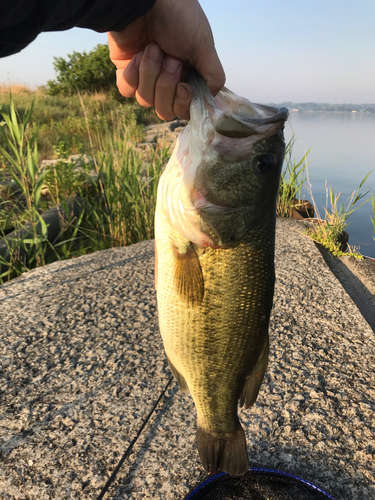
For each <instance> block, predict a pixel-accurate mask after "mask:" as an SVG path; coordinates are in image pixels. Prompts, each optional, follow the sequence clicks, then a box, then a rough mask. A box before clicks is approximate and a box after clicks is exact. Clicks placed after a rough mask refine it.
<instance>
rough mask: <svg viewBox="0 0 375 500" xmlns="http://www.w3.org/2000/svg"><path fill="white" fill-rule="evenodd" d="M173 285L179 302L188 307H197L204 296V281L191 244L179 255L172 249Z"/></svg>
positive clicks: (175, 249)
mask: <svg viewBox="0 0 375 500" xmlns="http://www.w3.org/2000/svg"><path fill="white" fill-rule="evenodd" d="M173 276H174V278H173V283H174V286H175V289H176V290H177V292H178V294H179V296H180V298H181V300H183V301H184V302H185V303H186V304H187V305H188V306H190V307H196V306H199V305H200V304H201V302H202V300H203V295H204V280H203V273H202V268H201V265H200V262H199V259H198V255H197V253H196V251H195V249H194V246H193V244H192V243H189V244H188V245H187V247H186V252H185V253H181V252H179V250H178V249H177V248H174V274H173Z"/></svg>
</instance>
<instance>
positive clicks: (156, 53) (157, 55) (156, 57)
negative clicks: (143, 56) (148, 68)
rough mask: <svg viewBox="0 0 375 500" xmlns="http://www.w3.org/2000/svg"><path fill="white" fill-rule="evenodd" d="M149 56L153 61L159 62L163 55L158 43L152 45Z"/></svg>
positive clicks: (149, 47)
mask: <svg viewBox="0 0 375 500" xmlns="http://www.w3.org/2000/svg"><path fill="white" fill-rule="evenodd" d="M148 55H149V56H150V58H151V59H152V60H153V61H155V62H159V61H160V59H161V55H162V54H161V49H160V47H159V45H157V44H156V43H150V45H149V46H148Z"/></svg>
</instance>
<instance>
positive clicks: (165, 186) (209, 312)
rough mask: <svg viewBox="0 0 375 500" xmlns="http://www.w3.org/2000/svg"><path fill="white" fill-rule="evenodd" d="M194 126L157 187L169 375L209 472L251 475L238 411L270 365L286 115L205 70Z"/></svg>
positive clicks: (158, 282) (158, 265)
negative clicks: (184, 398) (191, 414)
mask: <svg viewBox="0 0 375 500" xmlns="http://www.w3.org/2000/svg"><path fill="white" fill-rule="evenodd" d="M189 83H190V85H191V86H192V89H193V97H192V102H191V106H190V122H189V124H188V125H187V126H186V127H185V129H184V130H183V131H182V132H181V134H180V135H179V137H178V139H177V143H176V146H175V149H174V151H173V153H172V156H171V158H170V160H169V163H168V164H167V166H166V168H165V170H164V172H163V174H162V176H161V178H160V181H159V184H158V192H157V202H156V209H155V287H156V290H157V303H158V317H159V328H160V333H161V336H162V340H163V344H164V350H165V353H166V356H167V358H168V362H169V366H170V369H171V371H172V373H173V375H174V377H175V379H176V380H177V382H178V384H179V386H180V388H181V389H182V391H184V392H186V393H190V395H191V397H192V399H193V401H194V405H195V408H196V412H197V433H196V440H197V448H198V452H199V456H200V459H201V463H202V465H203V467H204V468H205V470H206V471H207V472H210V473H216V472H218V471H224V472H227V473H229V474H233V475H243V474H245V473H246V472H247V470H248V468H249V461H248V452H247V444H246V437H245V433H244V430H243V428H242V426H241V423H240V420H239V417H238V406H239V405H240V406H245V407H246V408H249V407H250V406H251V405H252V404H254V402H255V400H256V399H257V396H258V393H259V390H260V386H261V383H262V380H263V377H264V375H265V372H266V369H267V364H268V352H269V338H268V328H269V318H270V311H271V308H272V303H273V294H274V282H275V270H274V253H275V227H276V198H277V194H278V188H279V183H280V175H281V169H282V164H283V159H284V152H285V141H284V135H283V129H284V124H285V122H286V120H287V118H288V110H287V109H286V108H274V107H271V106H264V105H260V104H254V103H251V102H250V101H248V100H247V99H245V98H243V97H240V96H238V95H236V94H235V93H233V92H231V91H230V90H229V89H227V88H225V87H224V88H223V89H222V90H221V91H220V92H219V93H218V94H217V95H216V96H215V97H213V96H212V94H211V92H210V90H209V88H208V86H207V84H206V83H205V81H204V80H203V78H202V77H201V76H200V75H199V74H198V73H193V74H192V75H191V76H190V78H189Z"/></svg>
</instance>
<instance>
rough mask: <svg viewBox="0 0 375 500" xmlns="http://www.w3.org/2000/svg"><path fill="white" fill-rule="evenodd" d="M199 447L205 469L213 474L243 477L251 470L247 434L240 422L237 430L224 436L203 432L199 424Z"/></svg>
mask: <svg viewBox="0 0 375 500" xmlns="http://www.w3.org/2000/svg"><path fill="white" fill-rule="evenodd" d="M197 447H198V452H199V456H200V458H201V461H202V465H203V467H204V468H205V469H206V471H207V472H210V473H211V474H216V473H217V472H219V470H221V471H223V472H228V474H233V475H236V476H241V475H243V474H246V472H247V471H248V469H249V459H248V455H247V448H246V438H245V433H244V431H243V429H242V427H241V425H240V423H239V422H238V427H237V430H235V431H234V432H233V433H231V434H226V435H223V436H221V435H218V434H211V433H210V432H207V431H205V430H203V429H202V428H201V427H200V426H199V422H198V426H197Z"/></svg>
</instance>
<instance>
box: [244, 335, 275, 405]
mask: <svg viewBox="0 0 375 500" xmlns="http://www.w3.org/2000/svg"><path fill="white" fill-rule="evenodd" d="M268 351H269V341H268V335H267V341H266V343H265V345H264V348H263V350H262V353H261V355H260V356H259V359H258V362H257V364H256V366H255V368H254V370H253V371H252V372H251V373H250V375H248V376H247V377H246V380H245V383H244V386H243V388H242V392H241V396H240V406H245V408H250V406H251V405H253V404H254V403H255V401H256V399H257V397H258V393H259V389H260V386H261V384H262V381H263V377H264V374H265V373H266V370H267V365H268Z"/></svg>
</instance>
